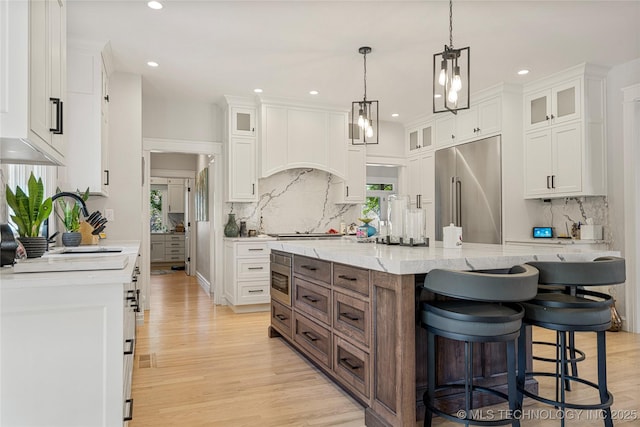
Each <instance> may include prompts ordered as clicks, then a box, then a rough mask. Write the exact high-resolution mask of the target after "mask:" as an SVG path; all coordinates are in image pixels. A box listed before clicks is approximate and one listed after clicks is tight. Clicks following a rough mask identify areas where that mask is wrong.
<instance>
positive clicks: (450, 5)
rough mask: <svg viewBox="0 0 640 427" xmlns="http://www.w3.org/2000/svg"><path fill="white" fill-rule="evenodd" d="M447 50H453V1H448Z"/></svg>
mask: <svg viewBox="0 0 640 427" xmlns="http://www.w3.org/2000/svg"><path fill="white" fill-rule="evenodd" d="M449 48H451V49H453V0H449ZM365 59H366V56H365Z"/></svg>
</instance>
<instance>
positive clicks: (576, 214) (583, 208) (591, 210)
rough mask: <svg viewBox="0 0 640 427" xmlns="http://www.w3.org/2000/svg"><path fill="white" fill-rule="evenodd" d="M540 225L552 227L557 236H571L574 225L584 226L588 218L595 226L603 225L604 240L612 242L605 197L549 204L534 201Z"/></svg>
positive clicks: (567, 200) (575, 198)
mask: <svg viewBox="0 0 640 427" xmlns="http://www.w3.org/2000/svg"><path fill="white" fill-rule="evenodd" d="M532 203H535V204H536V205H535V206H534V209H535V211H536V213H537V215H536V216H537V220H538V223H539V224H540V225H551V226H552V227H554V228H555V232H556V233H557V235H571V226H572V225H573V224H577V223H581V224H584V223H585V221H586V220H587V218H591V219H593V224H596V225H602V228H603V231H602V234H603V239H604V240H605V241H607V242H611V239H612V236H611V229H610V227H609V205H608V202H607V198H606V197H605V196H596V197H567V198H561V199H551V200H550V201H549V202H541V201H537V200H536V201H532Z"/></svg>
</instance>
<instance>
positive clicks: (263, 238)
mask: <svg viewBox="0 0 640 427" xmlns="http://www.w3.org/2000/svg"><path fill="white" fill-rule="evenodd" d="M223 239H224V240H225V241H227V242H266V241H270V240H276V238H275V237H273V236H269V235H267V234H260V235H258V236H255V237H224V238H223Z"/></svg>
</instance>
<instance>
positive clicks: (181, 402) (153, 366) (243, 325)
mask: <svg viewBox="0 0 640 427" xmlns="http://www.w3.org/2000/svg"><path fill="white" fill-rule="evenodd" d="M151 292H152V296H153V298H152V305H151V310H150V311H148V312H147V313H145V324H144V325H143V326H140V327H138V331H137V332H138V337H137V343H136V356H135V366H134V372H133V399H134V419H133V421H132V422H130V423H129V425H130V427H143V426H154V427H157V426H189V427H190V426H225V427H236V426H238V427H242V426H261V427H271V426H272V427H280V426H344V427H361V426H363V425H364V411H363V408H362V406H361V405H359V404H358V403H357V402H356V401H355V400H353V399H352V398H351V397H350V396H349V395H347V394H346V393H345V392H343V391H342V390H341V389H340V388H339V387H338V386H336V385H334V384H333V383H332V382H331V381H329V380H328V379H326V378H325V376H324V375H323V374H321V373H320V372H319V371H318V370H317V369H316V368H315V367H313V365H311V364H310V363H309V362H307V361H306V360H305V359H304V358H302V357H301V356H299V355H298V354H297V353H295V352H294V351H293V350H292V349H291V348H290V347H289V346H287V345H286V344H285V343H284V342H283V341H282V340H281V339H278V338H276V339H270V338H268V336H267V327H268V325H269V314H268V313H251V314H235V313H233V312H232V311H231V310H230V309H229V308H227V307H224V306H215V305H213V304H212V301H211V299H210V298H209V297H208V296H207V295H206V294H205V292H204V291H203V290H202V289H201V288H200V287H199V286H198V284H197V282H196V280H195V279H193V278H190V277H188V276H186V275H185V274H184V272H183V271H178V272H175V273H172V274H165V275H160V276H151ZM534 333H535V338H537V339H541V338H544V339H546V340H549V339H550V336H549V334H548V333H546V332H545V331H542V330H536V331H535V332H534ZM577 339H578V347H580V348H581V349H583V350H585V351H586V352H587V360H586V361H585V362H582V363H581V364H580V373H581V375H588V376H590V377H591V378H595V335H594V334H578V338H577ZM607 339H608V342H607V344H608V367H609V371H608V374H609V387H610V389H611V391H612V393H613V394H614V397H615V401H614V409H615V411H616V415H617V418H618V419H617V420H616V421H615V425H616V426H625V427H627V426H629V427H631V426H640V363H638V362H637V356H638V353H639V352H640V335H634V334H628V333H624V332H619V333H610V334H608V335H607ZM541 387H542V388H543V390H545V392H548V393H551V392H549V390H550V389H551V384H542V385H541ZM569 394H570V395H571V398H572V399H573V401H579V400H581V399H588V398H591V397H593V396H594V393H593V392H592V391H591V390H585V389H584V388H583V387H576V389H575V391H572V392H570V393H569ZM549 395H550V394H549ZM494 409H495V412H494V413H495V414H498V410H499V408H494ZM487 414H488V413H487ZM523 415H524V418H523V423H522V425H523V427H525V426H531V427H552V426H553V427H556V426H559V425H560V421H559V420H558V416H557V413H556V411H555V410H554V409H553V408H549V407H547V406H544V405H541V404H537V403H536V404H532V403H531V402H529V403H528V404H526V407H525V411H524V413H523ZM623 418H624V419H623ZM417 425H420V424H417ZM450 425H451V426H454V425H455V426H457V425H459V424H455V423H451V422H444V421H443V420H442V419H435V420H434V426H450ZM566 425H567V427H570V426H576V427H578V426H579V427H591V426H602V425H603V423H602V421H600V420H599V419H597V414H596V413H589V414H587V413H577V412H574V413H571V414H569V415H568V416H567V417H566Z"/></svg>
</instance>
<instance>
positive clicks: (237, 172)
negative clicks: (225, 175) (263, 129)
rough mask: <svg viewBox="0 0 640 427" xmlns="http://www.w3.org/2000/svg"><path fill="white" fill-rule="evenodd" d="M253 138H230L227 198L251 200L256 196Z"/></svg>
mask: <svg viewBox="0 0 640 427" xmlns="http://www.w3.org/2000/svg"><path fill="white" fill-rule="evenodd" d="M254 145H255V139H254V138H232V139H231V158H230V165H229V168H230V170H229V175H230V187H231V188H229V192H230V194H229V200H231V201H252V200H255V199H256V198H257V189H256V179H255V176H256V172H255V165H256V163H255V152H256V150H255V146H254Z"/></svg>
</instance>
